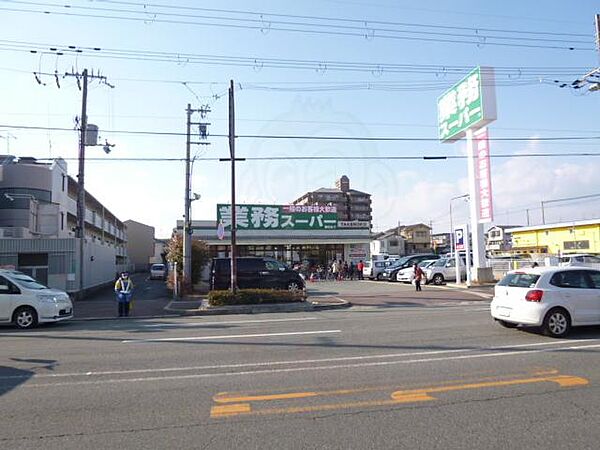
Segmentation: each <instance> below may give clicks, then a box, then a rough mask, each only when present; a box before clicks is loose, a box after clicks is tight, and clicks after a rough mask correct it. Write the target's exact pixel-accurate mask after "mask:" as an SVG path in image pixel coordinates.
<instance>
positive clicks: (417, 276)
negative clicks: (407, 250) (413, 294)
mask: <svg viewBox="0 0 600 450" xmlns="http://www.w3.org/2000/svg"><path fill="white" fill-rule="evenodd" d="M423 275H424V274H423V269H421V268H420V267H419V265H418V264H416V263H415V264H414V265H413V279H414V281H415V290H416V291H417V292H420V291H422V289H421V279H422V278H423Z"/></svg>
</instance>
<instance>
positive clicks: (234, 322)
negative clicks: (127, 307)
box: [142, 317, 319, 328]
mask: <svg viewBox="0 0 600 450" xmlns="http://www.w3.org/2000/svg"><path fill="white" fill-rule="evenodd" d="M318 319H319V318H318V317H295V318H292V319H262V320H259V319H256V320H228V321H222V322H200V321H198V322H183V323H153V324H149V325H145V324H142V326H143V327H144V328H153V327H202V326H206V325H237V324H242V325H243V324H246V323H276V322H297V321H303V320H318Z"/></svg>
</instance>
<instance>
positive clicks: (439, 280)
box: [431, 273, 444, 286]
mask: <svg viewBox="0 0 600 450" xmlns="http://www.w3.org/2000/svg"><path fill="white" fill-rule="evenodd" d="M431 281H432V282H433V284H435V285H436V286H439V285H440V284H444V275H442V274H441V273H436V274H435V275H434V276H433V278H432V279H431Z"/></svg>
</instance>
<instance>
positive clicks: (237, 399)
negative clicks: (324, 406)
mask: <svg viewBox="0 0 600 450" xmlns="http://www.w3.org/2000/svg"><path fill="white" fill-rule="evenodd" d="M322 394H323V393H321V392H290V393H287V394H271V395H247V396H238V397H226V396H215V397H214V398H213V400H214V401H215V402H217V403H239V402H264V401H270V400H290V399H296V398H308V397H317V396H319V395H322Z"/></svg>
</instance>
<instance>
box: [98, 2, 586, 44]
mask: <svg viewBox="0 0 600 450" xmlns="http://www.w3.org/2000/svg"><path fill="white" fill-rule="evenodd" d="M99 1H101V2H102V3H109V4H117V5H129V6H143V7H144V8H146V7H153V8H165V9H175V10H182V11H206V12H220V13H231V14H246V15H253V16H257V17H262V18H264V17H286V18H295V19H311V20H329V21H336V22H347V23H356V24H361V25H364V24H365V23H366V24H379V25H394V26H414V27H427V28H436V29H448V30H469V31H493V32H503V33H521V34H541V35H550V36H577V37H589V34H578V33H557V32H554V31H550V32H549V31H530V30H527V31H525V30H507V29H499V28H482V27H460V26H450V25H440V24H419V23H408V22H392V21H382V20H372V19H366V18H364V19H350V18H340V17H326V16H311V15H294V14H281V13H267V12H264V11H261V12H257V11H247V10H232V9H216V8H201V7H197V6H180V5H165V4H159V3H146V2H144V3H141V4H140V3H136V2H125V1H116V0H99Z"/></svg>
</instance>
